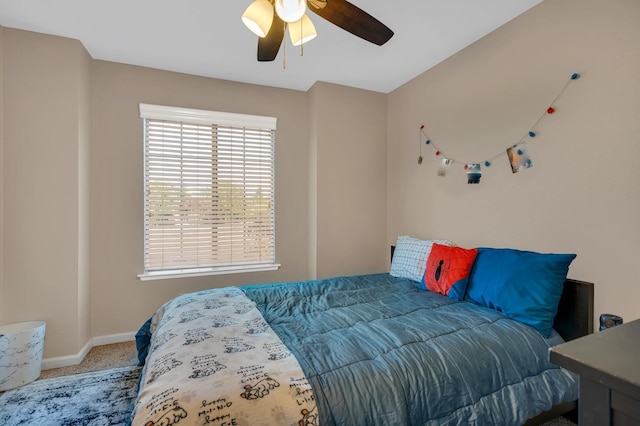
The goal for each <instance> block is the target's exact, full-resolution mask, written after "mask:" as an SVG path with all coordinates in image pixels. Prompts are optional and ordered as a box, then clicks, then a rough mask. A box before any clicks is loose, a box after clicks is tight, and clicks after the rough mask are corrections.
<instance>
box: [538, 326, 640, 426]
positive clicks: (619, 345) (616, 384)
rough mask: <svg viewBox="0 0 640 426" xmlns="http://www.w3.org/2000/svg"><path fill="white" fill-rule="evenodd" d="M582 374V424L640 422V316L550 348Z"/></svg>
mask: <svg viewBox="0 0 640 426" xmlns="http://www.w3.org/2000/svg"><path fill="white" fill-rule="evenodd" d="M550 359H551V362H553V363H554V364H556V365H559V366H560V367H564V368H566V369H567V370H570V371H573V372H574V373H577V374H579V375H580V400H579V403H578V409H579V421H580V426H589V425H593V426H604V425H616V426H619V425H623V426H626V425H640V320H636V321H632V322H629V323H627V324H622V325H619V326H616V327H613V328H610V329H607V330H604V331H600V332H597V333H594V334H590V335H588V336H585V337H581V338H579V339H576V340H572V341H570V342H567V343H563V344H561V345H558V346H555V347H553V348H551V351H550Z"/></svg>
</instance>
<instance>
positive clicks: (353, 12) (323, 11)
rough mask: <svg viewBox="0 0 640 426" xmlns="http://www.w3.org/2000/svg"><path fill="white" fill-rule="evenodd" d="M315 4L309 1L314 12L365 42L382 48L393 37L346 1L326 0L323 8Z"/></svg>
mask: <svg viewBox="0 0 640 426" xmlns="http://www.w3.org/2000/svg"><path fill="white" fill-rule="evenodd" d="M314 3H315V2H311V1H309V4H310V5H311V6H312V7H310V8H309V9H311V10H312V11H313V12H315V13H316V14H318V15H320V16H322V17H323V18H324V19H326V20H327V21H329V22H331V23H333V24H335V25H337V26H339V27H340V28H342V29H343V30H346V31H349V32H350V33H351V34H353V35H356V36H358V37H360V38H362V39H364V40H367V41H370V42H371V43H374V44H377V45H378V46H382V45H383V44H385V43H386V42H387V41H389V39H390V38H391V37H393V31H391V30H390V29H389V28H388V27H387V26H386V25H384V24H383V23H382V22H380V21H378V20H377V19H376V18H374V17H373V16H371V15H369V14H368V13H367V12H365V11H363V10H362V9H360V8H358V7H357V6H354V5H353V4H351V3H349V2H348V1H346V0H326V6H325V7H321V8H317V7H315V4H314Z"/></svg>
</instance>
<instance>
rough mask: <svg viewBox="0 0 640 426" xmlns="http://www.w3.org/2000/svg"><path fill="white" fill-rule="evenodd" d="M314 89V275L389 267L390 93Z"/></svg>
mask: <svg viewBox="0 0 640 426" xmlns="http://www.w3.org/2000/svg"><path fill="white" fill-rule="evenodd" d="M311 93H312V95H311V96H310V99H311V104H312V110H313V111H314V114H313V117H314V120H316V131H315V132H314V133H315V134H314V135H313V142H312V144H313V146H314V149H313V150H314V156H315V164H317V165H318V167H316V168H315V170H313V172H314V173H315V175H314V176H313V177H312V180H313V182H314V183H315V190H312V191H310V193H311V194H313V195H314V196H315V200H313V201H312V204H313V205H314V206H315V208H314V210H313V213H314V215H315V222H312V223H310V229H311V232H312V233H313V234H314V235H315V237H314V238H313V239H314V241H315V243H314V255H315V258H314V259H313V260H312V262H314V269H315V272H316V275H315V276H316V277H317V278H326V277H330V276H335V275H336V274H338V275H348V274H357V273H372V272H384V271H385V269H386V264H387V257H388V250H387V249H386V248H385V233H384V229H385V227H386V214H385V212H386V197H385V193H384V191H383V190H381V189H382V188H384V187H385V185H386V180H387V175H386V163H385V161H386V121H385V119H384V117H386V100H387V97H386V95H384V94H381V93H375V92H370V91H366V90H360V89H354V88H350V87H345V86H338V85H334V84H329V83H323V82H318V83H316V84H315V85H314V87H313V88H312V90H311ZM376 118H378V119H376Z"/></svg>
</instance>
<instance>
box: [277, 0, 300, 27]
mask: <svg viewBox="0 0 640 426" xmlns="http://www.w3.org/2000/svg"><path fill="white" fill-rule="evenodd" d="M275 7H276V13H277V14H278V16H279V17H280V19H282V20H283V21H284V22H288V23H291V22H296V21H299V20H300V19H302V16H303V15H304V14H305V12H306V11H307V0H276V3H275Z"/></svg>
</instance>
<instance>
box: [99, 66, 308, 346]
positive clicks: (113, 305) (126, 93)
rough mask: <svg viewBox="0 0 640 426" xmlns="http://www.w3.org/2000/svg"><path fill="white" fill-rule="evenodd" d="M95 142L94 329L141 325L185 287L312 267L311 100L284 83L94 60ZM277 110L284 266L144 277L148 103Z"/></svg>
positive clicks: (289, 274)
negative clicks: (143, 110)
mask: <svg viewBox="0 0 640 426" xmlns="http://www.w3.org/2000/svg"><path fill="white" fill-rule="evenodd" d="M92 95H93V97H92V126H93V127H92V128H93V130H92V147H91V158H92V162H91V165H92V167H91V197H92V198H91V208H92V216H91V235H92V238H91V283H92V290H93V306H92V315H93V334H94V335H98V336H99V335H110V334H114V333H122V332H127V331H135V329H136V328H137V327H138V326H139V325H140V324H141V323H142V322H143V321H144V320H145V319H146V318H147V317H148V316H150V315H151V314H152V313H153V310H154V309H155V308H156V307H158V306H159V305H161V304H162V303H164V302H165V301H167V300H168V299H169V298H171V297H173V296H176V295H178V294H180V293H185V292H189V291H195V290H200V289H205V288H210V287H222V286H226V285H242V284H247V283H259V282H277V281H284V280H300V279H305V278H306V276H307V256H306V247H307V166H306V159H307V156H308V152H307V150H308V146H307V121H308V116H307V100H306V95H305V93H304V92H299V91H293V90H280V89H275V88H270V87H263V86H254V85H247V84H240V83H234V82H229V81H222V80H214V79H208V78H202V77H195V76H189V75H185V74H177V73H171V72H164V71H158V70H153V69H149V68H142V67H134V66H127V65H122V64H116V63H111V62H104V61H94V63H93V74H92ZM141 102H142V103H151V104H161V105H171V106H180V107H188V108H200V109H209V110H217V111H225V112H236V113H245V114H257V115H269V116H275V117H277V118H278V123H277V126H278V129H277V133H276V200H275V208H276V261H277V262H279V263H281V264H282V268H281V269H280V270H278V271H275V272H261V273H251V274H232V275H219V276H211V277H197V278H185V279H174V280H158V281H144V282H142V281H139V280H138V279H137V278H136V277H137V275H138V274H140V273H142V272H143V239H142V238H143V221H142V218H143V213H142V210H143V203H142V200H143V193H142V190H143V181H142V164H143V151H142V120H141V119H140V117H139V111H138V105H139V103H141Z"/></svg>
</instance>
